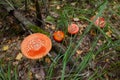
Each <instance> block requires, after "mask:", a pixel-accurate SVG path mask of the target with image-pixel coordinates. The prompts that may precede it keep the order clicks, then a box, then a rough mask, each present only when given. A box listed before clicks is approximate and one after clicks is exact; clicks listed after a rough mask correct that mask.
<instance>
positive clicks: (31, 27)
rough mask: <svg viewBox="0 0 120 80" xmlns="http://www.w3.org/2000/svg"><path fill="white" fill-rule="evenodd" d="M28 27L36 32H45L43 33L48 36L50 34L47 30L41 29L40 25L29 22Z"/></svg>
mask: <svg viewBox="0 0 120 80" xmlns="http://www.w3.org/2000/svg"><path fill="white" fill-rule="evenodd" d="M28 28H29V29H30V30H31V31H33V32H35V33H43V34H45V35H47V36H50V34H49V33H48V32H47V31H45V30H43V29H41V28H40V27H38V26H36V25H33V24H29V25H28Z"/></svg>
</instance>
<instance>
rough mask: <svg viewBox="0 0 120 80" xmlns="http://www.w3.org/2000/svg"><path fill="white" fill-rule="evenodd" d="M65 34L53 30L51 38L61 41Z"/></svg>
mask: <svg viewBox="0 0 120 80" xmlns="http://www.w3.org/2000/svg"><path fill="white" fill-rule="evenodd" d="M64 37H65V35H64V32H63V31H55V32H54V33H53V38H54V40H55V41H57V42H61V41H62V40H63V39H64Z"/></svg>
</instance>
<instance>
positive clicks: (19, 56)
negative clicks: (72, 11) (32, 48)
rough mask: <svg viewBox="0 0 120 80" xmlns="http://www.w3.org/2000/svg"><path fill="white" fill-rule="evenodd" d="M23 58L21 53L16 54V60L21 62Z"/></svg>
mask: <svg viewBox="0 0 120 80" xmlns="http://www.w3.org/2000/svg"><path fill="white" fill-rule="evenodd" d="M22 57H23V55H22V54H21V53H18V55H17V56H16V58H15V59H16V60H21V58H22Z"/></svg>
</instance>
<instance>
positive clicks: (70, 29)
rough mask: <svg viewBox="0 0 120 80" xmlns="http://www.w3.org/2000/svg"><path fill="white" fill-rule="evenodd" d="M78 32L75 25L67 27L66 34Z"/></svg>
mask: <svg viewBox="0 0 120 80" xmlns="http://www.w3.org/2000/svg"><path fill="white" fill-rule="evenodd" d="M78 31H79V27H78V26H77V25H76V24H71V25H69V26H68V32H69V33H70V34H76V33H78Z"/></svg>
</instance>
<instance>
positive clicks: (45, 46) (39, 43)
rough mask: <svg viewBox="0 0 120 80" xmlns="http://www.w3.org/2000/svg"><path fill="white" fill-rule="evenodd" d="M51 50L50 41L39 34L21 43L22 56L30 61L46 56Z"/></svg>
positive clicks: (28, 37)
mask: <svg viewBox="0 0 120 80" xmlns="http://www.w3.org/2000/svg"><path fill="white" fill-rule="evenodd" d="M51 48H52V42H51V39H50V38H49V37H47V36H46V35H44V34H41V33H34V34H31V35H29V36H27V37H26V38H25V39H24V40H23V41H22V43H21V51H22V53H23V55H24V56H26V57H27V58H30V59H39V58H42V57H44V56H46V55H47V54H48V53H49V51H50V50H51Z"/></svg>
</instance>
